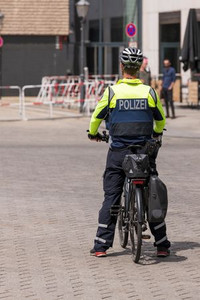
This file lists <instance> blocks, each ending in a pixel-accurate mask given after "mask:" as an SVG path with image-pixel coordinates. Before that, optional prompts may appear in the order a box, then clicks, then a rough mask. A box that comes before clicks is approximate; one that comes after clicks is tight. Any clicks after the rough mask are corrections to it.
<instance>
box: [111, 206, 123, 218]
mask: <svg viewBox="0 0 200 300" xmlns="http://www.w3.org/2000/svg"><path fill="white" fill-rule="evenodd" d="M120 209H121V205H112V206H111V209H110V214H111V216H118V214H119V212H120Z"/></svg>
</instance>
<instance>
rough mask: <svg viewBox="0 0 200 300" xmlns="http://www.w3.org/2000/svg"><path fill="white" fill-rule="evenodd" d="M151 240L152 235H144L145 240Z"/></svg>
mask: <svg viewBox="0 0 200 300" xmlns="http://www.w3.org/2000/svg"><path fill="white" fill-rule="evenodd" d="M150 238H151V236H150V234H142V239H143V240H149V239H150Z"/></svg>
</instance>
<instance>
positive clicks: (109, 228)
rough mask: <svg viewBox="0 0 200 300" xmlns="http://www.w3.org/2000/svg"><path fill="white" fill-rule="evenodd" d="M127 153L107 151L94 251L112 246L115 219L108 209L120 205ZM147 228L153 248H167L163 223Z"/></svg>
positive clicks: (125, 150) (168, 245) (167, 243)
mask: <svg viewBox="0 0 200 300" xmlns="http://www.w3.org/2000/svg"><path fill="white" fill-rule="evenodd" d="M128 153H130V150H128V149H124V150H121V151H115V150H111V149H109V151H108V156H107V162H106V169H105V172H104V180H103V187H104V202H103V204H102V207H101V209H100V211H99V219H98V222H99V224H98V229H97V234H96V238H95V241H94V249H95V250H96V251H106V250H107V249H108V248H110V247H112V245H113V241H114V234H115V227H116V222H117V217H115V216H111V215H110V209H111V206H112V205H119V204H120V199H121V195H122V192H123V185H124V180H125V174H124V171H123V169H122V162H123V160H124V157H125V155H126V154H128ZM153 161H154V162H153V167H154V168H155V167H156V165H155V159H154V158H153ZM149 227H150V230H151V232H152V234H153V235H154V237H155V243H154V246H164V247H167V248H169V247H170V242H169V241H168V240H167V236H166V225H165V222H161V223H149Z"/></svg>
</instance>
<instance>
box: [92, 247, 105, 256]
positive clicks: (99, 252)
mask: <svg viewBox="0 0 200 300" xmlns="http://www.w3.org/2000/svg"><path fill="white" fill-rule="evenodd" d="M90 255H91V256H96V257H105V256H107V254H106V251H98V252H97V251H96V250H95V249H94V248H93V249H91V250H90Z"/></svg>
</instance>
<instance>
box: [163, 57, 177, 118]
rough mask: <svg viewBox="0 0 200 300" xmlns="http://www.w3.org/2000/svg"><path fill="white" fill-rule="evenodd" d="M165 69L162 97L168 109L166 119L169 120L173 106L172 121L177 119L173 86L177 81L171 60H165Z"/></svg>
mask: <svg viewBox="0 0 200 300" xmlns="http://www.w3.org/2000/svg"><path fill="white" fill-rule="evenodd" d="M163 64H164V69H163V80H162V91H161V93H162V96H163V98H164V101H165V107H166V118H169V117H170V115H169V105H170V106H171V111H172V119H174V118H175V110H174V102H173V86H174V83H175V80H176V72H175V69H174V68H173V67H171V62H170V60H169V59H165V60H164V62H163Z"/></svg>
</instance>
